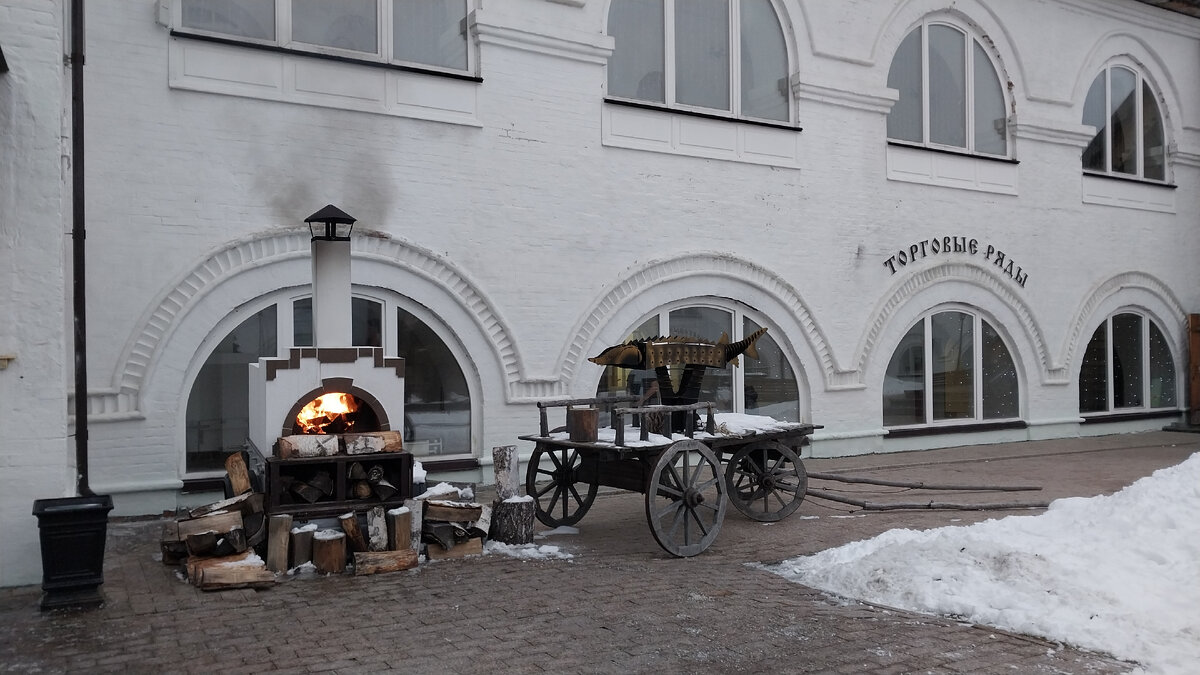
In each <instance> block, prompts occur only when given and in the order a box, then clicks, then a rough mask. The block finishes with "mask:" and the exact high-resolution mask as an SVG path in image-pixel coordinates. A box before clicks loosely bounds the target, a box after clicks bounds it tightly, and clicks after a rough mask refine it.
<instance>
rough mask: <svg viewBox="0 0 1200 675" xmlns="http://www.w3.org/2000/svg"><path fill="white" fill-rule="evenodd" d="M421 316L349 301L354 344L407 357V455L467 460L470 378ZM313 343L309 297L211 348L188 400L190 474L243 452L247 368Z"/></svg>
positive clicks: (394, 304)
mask: <svg viewBox="0 0 1200 675" xmlns="http://www.w3.org/2000/svg"><path fill="white" fill-rule="evenodd" d="M281 307H282V308H283V309H282V310H281ZM287 310H290V311H287ZM417 311H418V306H410V305H409V304H408V303H405V302H403V301H402V300H401V299H400V298H398V297H392V296H391V295H388V296H387V297H380V298H368V297H360V296H356V297H354V298H353V299H352V301H351V324H352V326H351V329H352V330H351V334H352V338H351V340H352V342H353V343H354V346H362V347H386V346H388V345H395V352H394V353H393V351H392V350H391V349H386V350H385V351H386V352H387V354H388V355H389V356H399V357H402V358H404V359H405V361H406V363H405V382H404V406H405V408H404V440H405V447H406V449H408V450H409V451H411V452H412V453H413V454H414V455H417V456H418V457H423V456H427V455H439V456H442V455H445V456H466V455H470V454H471V453H472V450H473V446H472V443H471V395H470V391H469V387H468V384H467V379H466V376H465V374H464V372H463V369H462V367H461V366H460V365H459V360H458V358H457V357H456V356H455V353H454V352H453V351H452V350H451V349H450V347H449V346H448V345H447V343H446V342H445V341H444V340H443V339H442V337H440V336H439V335H438V333H437V332H436V331H435V330H434V329H433V328H431V327H430V325H429V323H428V321H426V320H422V319H421V318H419V317H418V316H417ZM393 312H394V314H393ZM385 316H395V317H396V321H395V324H394V325H391V326H389V325H385V322H384V317H385ZM392 336H394V337H392ZM289 337H290V338H291V339H290V340H289V339H288V338H289ZM312 344H313V331H312V298H311V297H307V296H305V297H298V298H296V297H293V298H290V299H282V298H281V299H280V300H279V301H277V302H276V303H275V304H271V305H269V306H267V307H266V308H265V309H263V310H261V311H259V312H257V313H256V314H254V315H253V316H251V317H249V318H247V319H246V320H244V321H243V322H242V323H241V324H240V325H239V326H238V327H237V328H235V329H233V330H232V331H230V332H229V334H227V335H226V336H225V337H224V338H223V339H222V340H221V342H219V343H218V344H217V346H216V347H215V348H213V351H212V353H211V354H209V356H208V358H207V359H206V360H205V362H204V364H203V365H202V366H201V367H200V371H199V373H198V374H197V376H196V380H195V382H193V383H192V389H191V393H190V394H189V395H188V401H187V413H186V415H187V417H186V422H185V429H186V431H185V446H186V448H185V457H186V460H185V463H186V470H187V472H189V473H201V472H205V471H216V470H219V469H222V468H223V467H224V461H225V457H226V456H227V455H229V453H232V452H236V451H238V450H241V449H242V448H243V447H245V444H246V440H247V437H248V435H249V429H250V417H249V416H250V412H249V400H248V395H249V393H248V390H249V369H248V367H247V366H248V365H249V364H251V363H256V362H257V361H258V359H260V358H273V357H277V356H281V355H282V354H284V353H286V351H287V350H288V349H289V348H290V347H307V346H312ZM393 428H394V427H393ZM260 451H264V452H269V451H270V449H269V448H260ZM439 458H440V457H439Z"/></svg>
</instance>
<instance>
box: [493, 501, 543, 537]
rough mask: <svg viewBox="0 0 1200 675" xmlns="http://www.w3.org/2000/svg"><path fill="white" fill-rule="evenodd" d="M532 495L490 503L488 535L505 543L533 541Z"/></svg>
mask: <svg viewBox="0 0 1200 675" xmlns="http://www.w3.org/2000/svg"><path fill="white" fill-rule="evenodd" d="M533 507H534V503H533V497H529V496H525V497H513V498H511V499H506V500H504V501H497V502H495V503H493V504H492V523H491V529H490V531H489V535H488V536H489V537H490V538H491V539H494V540H496V541H502V542H504V543H506V544H528V543H530V542H532V541H533V517H534V511H533Z"/></svg>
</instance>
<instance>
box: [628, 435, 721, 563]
mask: <svg viewBox="0 0 1200 675" xmlns="http://www.w3.org/2000/svg"><path fill="white" fill-rule="evenodd" d="M725 492H726V489H725V477H724V476H723V475H722V473H721V462H720V460H719V459H717V456H716V455H714V454H713V451H712V450H709V449H708V447H707V446H705V445H704V444H703V443H701V442H700V441H696V440H690V439H689V440H686V441H679V442H678V443H675V444H674V445H672V446H670V447H669V448H667V449H666V450H664V451H663V452H662V454H661V455H659V458H658V461H657V462H655V464H654V470H653V471H652V472H651V473H650V476H649V478H648V480H647V485H646V520H647V521H648V522H649V523H650V532H651V533H652V534H653V535H654V539H655V540H656V541H658V545H659V546H662V547H663V549H665V550H666V551H667V552H668V553H670V554H672V555H677V556H679V557H681V558H685V557H688V556H693V555H697V554H698V553H700V552H702V551H704V549H706V548H708V546H709V544H711V543H712V542H713V540H714V539H716V538H717V533H718V532H720V531H721V522H722V521H723V520H724V519H725V509H726V508H727V507H728V503H727V501H726V499H725Z"/></svg>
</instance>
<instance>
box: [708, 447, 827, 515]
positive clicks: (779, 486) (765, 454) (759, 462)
mask: <svg viewBox="0 0 1200 675" xmlns="http://www.w3.org/2000/svg"><path fill="white" fill-rule="evenodd" d="M725 479H726V481H728V483H729V501H731V502H733V506H734V507H735V508H736V509H737V510H738V511H741V512H742V513H744V514H746V515H747V516H749V517H750V518H752V519H754V520H757V521H760V522H764V523H769V522H774V521H777V520H781V519H783V518H786V517H787V516H789V515H791V514H792V512H793V511H795V510H796V509H798V508H800V502H802V501H804V494H805V492H806V491H807V490H808V472H806V471H805V470H804V464H803V463H801V462H800V458H799V457H797V456H796V453H795V452H794V451H793V450H792V449H791V448H789V447H787V446H786V445H784V444H782V443H779V442H777V441H767V442H762V443H752V444H750V445H747V446H745V447H742V448H740V449H739V450H738V451H737V452H735V453H734V454H733V457H732V458H731V459H730V460H729V464H728V465H726V467H725Z"/></svg>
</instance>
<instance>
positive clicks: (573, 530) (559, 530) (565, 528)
mask: <svg viewBox="0 0 1200 675" xmlns="http://www.w3.org/2000/svg"><path fill="white" fill-rule="evenodd" d="M556 534H579V528H578V527H571V526H570V525H559V526H558V527H556V528H554V529H553V530H544V531H542V532H538V533H537V534H535V535H533V538H534V539H542V538H544V537H552V536H554V535H556Z"/></svg>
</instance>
